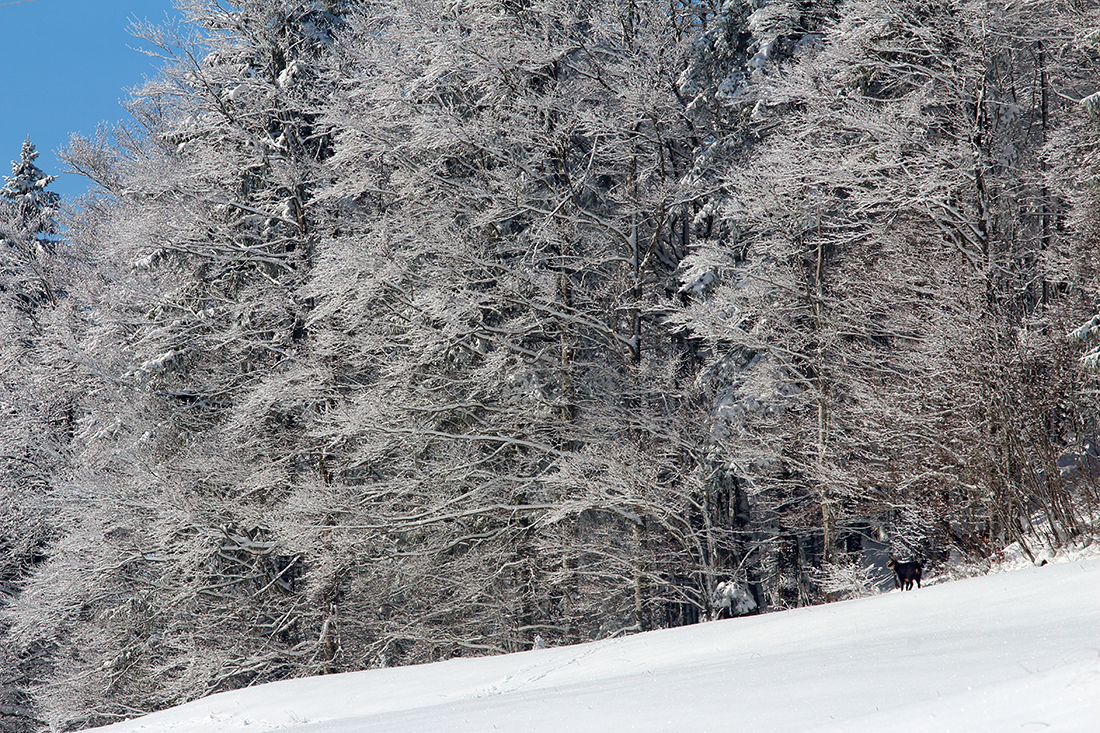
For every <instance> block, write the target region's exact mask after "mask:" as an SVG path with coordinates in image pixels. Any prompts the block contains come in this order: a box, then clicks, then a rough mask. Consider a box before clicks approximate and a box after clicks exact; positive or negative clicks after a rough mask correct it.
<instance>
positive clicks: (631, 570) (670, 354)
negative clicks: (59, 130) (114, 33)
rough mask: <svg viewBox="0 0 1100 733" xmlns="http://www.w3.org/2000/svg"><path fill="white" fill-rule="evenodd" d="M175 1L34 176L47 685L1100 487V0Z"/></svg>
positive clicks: (504, 609)
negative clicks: (145, 72)
mask: <svg viewBox="0 0 1100 733" xmlns="http://www.w3.org/2000/svg"><path fill="white" fill-rule="evenodd" d="M178 9H179V13H180V16H181V18H182V19H183V21H182V22H180V23H179V24H178V25H172V26H167V27H165V26H157V25H153V24H147V23H138V24H136V25H135V28H134V32H135V35H137V36H138V40H136V41H135V45H137V46H141V47H143V48H145V49H146V50H148V51H150V52H152V53H155V54H158V55H159V56H160V57H161V58H162V63H163V66H162V71H161V73H160V75H159V76H158V77H157V78H155V79H153V80H151V81H149V82H147V83H145V84H144V85H143V86H141V87H139V88H137V89H135V90H134V93H133V96H132V98H131V99H130V101H129V102H128V110H129V112H130V114H131V117H130V122H129V123H126V124H123V125H120V126H116V127H103V128H101V129H100V130H99V131H98V132H97V133H96V134H95V135H93V136H91V137H79V136H74V137H73V139H72V140H71V142H70V145H69V146H68V148H67V150H66V151H65V152H64V159H65V161H66V162H67V164H68V166H69V167H70V168H71V169H72V170H74V171H76V172H79V173H81V174H83V175H85V176H86V177H87V178H88V179H89V180H90V181H91V182H92V183H93V187H92V189H91V190H90V193H89V194H88V195H87V196H86V197H83V198H82V199H80V200H79V201H62V200H60V199H59V197H58V196H56V195H55V194H52V193H51V192H50V190H49V185H50V182H51V179H50V177H49V176H47V175H45V174H44V173H43V172H42V171H41V169H40V168H38V166H37V165H36V163H35V160H36V157H37V154H38V153H37V151H36V150H35V148H34V146H33V144H32V143H31V142H30V141H28V142H27V144H25V145H24V146H23V149H22V150H21V151H11V154H12V155H17V156H18V157H17V159H16V160H15V161H14V163H13V166H12V173H11V175H10V176H5V177H4V185H3V187H2V189H0V729H2V730H4V731H15V732H18V733H24V732H27V733H29V732H31V731H38V730H42V729H44V728H50V729H52V730H57V731H67V730H77V729H82V728H87V727H91V726H94V725H101V724H105V723H111V722H115V721H117V720H120V719H122V718H128V717H132V716H135V715H138V714H141V713H144V712H149V711H153V710H158V709H162V708H166V707H169V706H172V705H176V704H179V703H182V702H186V701H189V700H193V699H196V698H199V697H203V696H206V695H210V694H213V693H217V692H221V691H226V690H231V689H235V688H240V687H245V686H251V685H255V684H259V683H263V682H269V681H275V680H282V679H288V678H294V677H302V676H307V675H317V674H327V673H334V672H344V671H354V670H363V669H368V668H372V667H386V666H399V665H408V664H414V663H419V662H426V661H435V660H442V659H450V658H453V657H461V656H483V655H489V654H495V653H501V652H510V651H519V650H526V649H530V648H531V647H532V646H533V645H534V644H535V642H536V639H540V638H541V640H543V643H546V644H550V645H553V646H558V645H562V644H569V643H576V642H583V641H589V640H595V639H603V638H606V637H609V636H612V635H617V634H622V633H629V632H631V631H644V630H649V629H656V628H665V627H674V626H683V625H688V624H694V623H697V622H700V621H705V620H710V619H715V618H720V617H727V616H731V615H742V614H750V613H761V612H767V611H774V610H779V609H789V608H792V607H796V606H804V605H809V604H816V603H823V602H828V601H833V600H840V599H844V598H848V597H852V596H856V595H860V594H863V593H866V592H868V590H870V589H871V587H872V586H873V585H874V583H875V582H876V581H875V579H874V573H873V572H872V571H871V570H869V569H868V568H869V564H868V563H869V558H871V557H872V556H873V557H875V558H880V559H881V558H883V557H885V556H887V555H889V554H891V553H892V554H894V555H896V556H897V557H898V558H901V559H907V558H918V559H920V560H921V561H923V562H924V563H925V566H926V568H929V569H931V570H934V569H935V568H936V567H938V566H943V565H945V564H946V563H947V562H948V561H949V560H956V561H960V562H969V563H972V564H973V563H979V564H980V563H981V562H984V561H987V560H989V559H990V558H995V557H996V556H997V555H998V553H1000V552H1002V551H1003V549H1004V548H1005V547H1006V546H1008V545H1010V544H1011V545H1014V546H1019V547H1022V548H1024V552H1027V548H1028V547H1030V546H1037V545H1038V544H1042V545H1043V546H1047V547H1050V546H1053V547H1057V546H1059V545H1060V544H1062V543H1065V542H1068V541H1071V540H1075V539H1078V538H1081V539H1086V540H1087V538H1088V537H1090V536H1091V535H1092V534H1094V533H1095V532H1096V530H1097V525H1096V523H1095V522H1096V518H1097V515H1098V512H1100V486H1098V484H1097V479H1098V477H1100V449H1098V448H1097V441H1098V440H1100V391H1098V389H1097V387H1098V379H1097V376H1096V373H1095V372H1096V368H1097V367H1098V366H1100V348H1098V347H1097V344H1096V341H1097V339H1096V336H1097V335H1098V334H1100V315H1098V314H1097V311H1098V308H1100V267H1098V266H1100V256H1098V255H1100V178H1098V176H1100V6H1098V5H1097V3H1093V2H1080V1H1078V0H1046V1H1044V2H1037V1H1035V0H1009V1H1006V2H1001V1H998V0H919V1H918V0H836V1H835V2H834V1H832V0H823V1H820V2H814V1H813V0H802V1H801V2H799V1H798V0H770V1H769V0H745V1H741V0H726V1H724V2H722V1H719V0H661V1H660V2H646V1H644V0H619V1H618V2H600V1H597V0H380V1H379V2H373V1H372V0H324V1H323V2H312V1H308V2H307V1H306V0H238V1H230V0H180V2H178ZM44 83H46V82H44ZM0 154H4V155H7V153H6V152H4V151H0Z"/></svg>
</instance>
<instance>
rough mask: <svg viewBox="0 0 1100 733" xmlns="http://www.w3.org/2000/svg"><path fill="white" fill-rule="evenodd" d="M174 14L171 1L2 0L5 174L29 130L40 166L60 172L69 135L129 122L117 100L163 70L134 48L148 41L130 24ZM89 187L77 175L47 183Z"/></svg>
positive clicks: (73, 189) (0, 151)
mask: <svg viewBox="0 0 1100 733" xmlns="http://www.w3.org/2000/svg"><path fill="white" fill-rule="evenodd" d="M176 16H177V13H176V11H175V9H174V8H173V7H172V2H171V0H31V1H30V2H27V1H24V2H20V3H15V4H12V3H11V0H0V175H3V176H7V175H11V165H10V163H9V161H11V160H12V159H15V158H18V157H19V149H20V146H21V145H22V144H23V140H25V139H26V137H27V135H30V137H31V142H33V143H34V144H35V146H36V147H37V148H38V150H39V151H40V152H41V155H40V156H39V158H38V166H39V167H40V168H42V170H44V171H45V172H46V173H52V174H58V173H60V170H59V167H60V163H59V161H58V160H57V158H56V157H55V155H54V152H55V151H57V150H59V149H60V148H62V147H64V146H65V145H67V144H68V141H69V134H70V133H73V132H79V133H83V134H85V135H90V134H92V133H93V132H95V129H96V126H97V125H99V123H101V122H111V123H114V122H118V121H120V120H122V119H124V118H125V117H126V111H125V110H124V109H123V108H122V107H121V106H120V104H119V101H120V100H123V99H126V98H128V97H129V91H128V90H129V89H130V88H132V87H136V86H139V85H140V84H141V83H142V81H143V80H144V79H145V78H146V77H153V76H155V75H156V73H157V68H158V67H157V60H156V59H154V58H151V57H149V56H146V55H144V54H142V53H139V52H138V51H136V50H134V49H135V48H140V47H142V46H143V45H144V46H148V44H147V43H145V42H144V41H141V40H140V39H137V38H134V37H133V36H131V35H130V33H129V27H130V21H131V20H132V19H134V18H138V19H146V18H147V19H149V20H151V21H154V22H156V23H164V22H165V20H166V19H167V18H169V17H171V18H175V17H176ZM0 182H2V181H0ZM87 187H88V185H87V182H86V181H85V179H83V178H81V177H80V176H76V175H72V174H69V175H62V176H61V177H60V178H59V179H58V180H56V181H54V183H53V184H52V185H51V186H50V188H51V189H52V190H54V191H57V192H58V193H60V194H62V195H63V196H75V195H79V194H82V193H84V192H85V191H86V190H87Z"/></svg>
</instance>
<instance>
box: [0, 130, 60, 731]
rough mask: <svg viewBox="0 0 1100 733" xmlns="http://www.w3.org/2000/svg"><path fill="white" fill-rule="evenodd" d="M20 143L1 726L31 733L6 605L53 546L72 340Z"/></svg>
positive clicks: (52, 213) (4, 464)
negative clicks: (67, 355) (53, 498)
mask: <svg viewBox="0 0 1100 733" xmlns="http://www.w3.org/2000/svg"><path fill="white" fill-rule="evenodd" d="M37 157H38V153H37V151H36V150H35V148H34V145H33V144H32V143H31V142H30V141H29V140H28V141H27V142H25V143H23V148H22V152H21V155H20V159H19V160H17V161H13V162H12V175H11V176H5V177H4V181H5V183H4V186H3V187H2V188H0V668H2V669H3V670H4V672H3V673H0V725H3V726H4V729H5V730H9V729H10V730H13V731H15V730H24V729H28V730H29V729H32V728H34V727H35V726H36V724H37V723H36V721H35V711H34V710H33V706H32V705H31V702H30V700H29V697H28V688H29V687H30V685H31V684H32V683H33V681H34V660H33V656H34V653H36V652H40V651H41V650H40V649H39V650H26V649H20V648H18V646H17V645H14V644H10V643H9V640H8V638H6V632H7V629H8V625H9V624H8V619H7V618H6V617H4V616H3V613H4V611H5V610H6V608H5V607H6V606H7V605H8V604H9V603H11V602H13V601H14V600H15V599H16V598H18V596H19V595H20V593H21V592H22V591H23V588H24V587H25V584H26V583H27V582H28V578H29V577H30V576H31V574H32V573H33V572H34V571H35V570H36V568H38V567H40V566H41V564H42V562H43V561H44V560H45V559H46V557H47V556H48V554H49V552H50V545H51V543H52V542H53V541H54V540H55V539H56V538H57V537H58V535H59V533H60V526H59V524H58V523H57V522H56V517H55V516H54V515H53V512H52V511H51V506H50V494H51V489H52V487H53V486H54V485H55V483H56V482H57V481H58V480H59V478H60V476H62V475H63V474H64V472H65V470H66V468H67V466H68V463H69V455H68V445H69V442H70V440H71V438H72V431H73V429H74V426H75V421H76V417H77V406H76V405H77V392H78V390H77V389H76V388H75V387H74V384H73V382H72V380H71V379H70V369H71V364H70V363H68V362H67V361H66V360H65V358H64V352H65V350H66V349H67V347H68V346H69V345H70V344H71V341H72V338H71V337H72V332H71V325H72V324H71V319H72V316H73V313H72V310H71V305H70V303H69V302H68V301H67V299H66V297H65V295H66V291H67V290H68V289H69V286H68V281H69V280H70V278H71V273H70V268H69V267H68V264H69V263H68V262H67V260H69V259H71V257H70V256H69V254H70V253H67V252H62V251H59V250H61V249H62V248H61V246H60V244H61V243H60V241H59V239H58V234H59V230H60V227H59V225H58V219H57V217H58V215H59V213H60V210H59V205H60V198H59V197H58V195H57V194H56V193H54V192H53V191H50V190H49V189H48V186H49V184H50V183H51V182H52V181H53V180H54V177H52V176H47V175H46V174H45V173H43V172H42V170H41V169H39V168H38V167H37V165H35V159H36V158H37Z"/></svg>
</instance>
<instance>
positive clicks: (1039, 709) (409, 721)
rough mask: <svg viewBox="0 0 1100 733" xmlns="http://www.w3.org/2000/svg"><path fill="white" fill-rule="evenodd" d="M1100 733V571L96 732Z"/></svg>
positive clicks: (289, 691) (201, 711) (1052, 574)
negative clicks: (908, 732)
mask: <svg viewBox="0 0 1100 733" xmlns="http://www.w3.org/2000/svg"><path fill="white" fill-rule="evenodd" d="M101 730H102V731H110V732H111V733H123V732H124V731H173V733H185V732H188V731H195V732H196V733H198V732H199V731H202V732H203V733H214V732H215V731H234V732H236V731H242V732H244V731H256V732H257V733H262V732H264V731H272V730H288V731H293V732H294V733H307V732H309V733H313V732H318V733H320V732H321V731H324V732H325V733H352V732H353V731H354V732H355V733H361V732H365V731H385V733H423V732H424V731H446V732H447V733H454V732H457V731H492V730H499V731H547V732H548V733H549V732H553V733H560V732H562V731H599V732H600V733H614V732H616V731H692V733H702V732H704V731H733V730H736V731H754V732H762V731H845V732H846V733H859V732H861V731H868V732H870V731H874V732H876V733H879V732H880V731H887V730H888V731H937V732H940V733H942V732H945V731H967V733H974V732H975V731H997V732H998V733H1000V732H1003V731H1028V730H1036V731H1038V730H1043V731H1080V732H1082V733H1086V732H1088V733H1095V732H1096V731H1100V559H1090V560H1078V561H1074V562H1066V563H1061V564H1050V565H1047V566H1044V567H1033V568H1028V569H1024V570H1016V571H1013V572H1007V573H1001V574H996V575H987V576H984V577H979V578H973V579H969V580H964V581H959V582H954V583H944V584H940V585H931V586H926V587H925V588H923V589H922V590H919V591H913V592H909V593H903V592H897V591H895V592H891V593H887V594H884V595H880V596H876V597H873V598H867V599H862V600H857V601H848V602H843V603H835V604H830V605H826V606H818V607H813V608H803V609H799V610H796V611H789V612H780V613H773V614H768V615H764V616H757V617H751V618H742V619H733V620H729V621H720V622H716V623H709V624H701V625H697V626H691V627H685V628H679V629H673V630H667V631H656V632H652V633H646V634H639V635H636V636H631V637H628V638H622V639H614V640H607V641H601V642H596V643H592V644H585V645H580V646H573V647H561V648H552V649H541V650H536V651H530V652H525V653H522V654H513V655H508V656H501V657H491V658H481V659H459V660H452V661H449V662H443V663H438V664H431V665H425V666H420V667H404V668H399V669H384V670H374V671H367V672H359V673H354V674H345V675H336V676H332V677H321V678H311V679H303V680H294V681H289V682H283V683H278V684H272V685H266V686H262V687H256V688H252V689H248V690H241V691H237V692H231V693H226V694H222V695H216V696H213V697H210V698H207V699H204V700H199V701H197V702H194V703H191V704H189V705H184V706H181V707H179V708H175V709H173V710H167V711H164V712H161V713H157V714H154V715H150V716H147V717H145V718H140V719H137V720H133V721H129V722H126V723H121V724H118V725H114V726H111V727H109V728H105V729H101Z"/></svg>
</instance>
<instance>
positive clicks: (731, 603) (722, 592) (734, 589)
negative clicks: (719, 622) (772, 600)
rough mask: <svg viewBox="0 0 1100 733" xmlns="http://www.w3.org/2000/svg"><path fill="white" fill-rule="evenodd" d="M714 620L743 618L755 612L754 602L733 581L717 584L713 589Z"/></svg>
mask: <svg viewBox="0 0 1100 733" xmlns="http://www.w3.org/2000/svg"><path fill="white" fill-rule="evenodd" d="M712 606H713V608H714V618H715V619H720V618H732V617H734V616H744V615H745V614H748V613H752V612H753V611H755V610H756V600H755V599H754V598H753V597H752V594H751V593H749V592H748V590H746V589H745V587H744V586H743V585H742V584H741V583H738V582H737V581H734V580H727V581H723V582H721V583H719V584H718V585H717V586H716V587H715V589H714V600H713V604H712Z"/></svg>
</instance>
